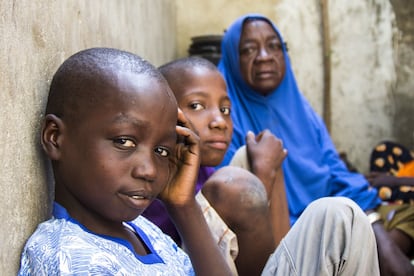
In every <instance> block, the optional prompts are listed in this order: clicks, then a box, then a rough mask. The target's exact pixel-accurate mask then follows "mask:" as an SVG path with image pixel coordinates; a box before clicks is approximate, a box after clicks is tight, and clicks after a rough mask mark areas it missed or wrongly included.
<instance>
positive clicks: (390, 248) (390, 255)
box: [372, 222, 414, 275]
mask: <svg viewBox="0 0 414 276" xmlns="http://www.w3.org/2000/svg"><path fill="white" fill-rule="evenodd" d="M372 228H373V230H374V233H375V238H376V240H377V248H378V259H379V265H380V271H381V275H414V266H413V265H412V264H411V260H410V259H409V258H408V257H407V256H406V255H405V254H404V252H403V251H402V250H401V249H400V248H399V247H398V245H397V244H396V243H395V241H394V239H393V238H392V233H389V232H387V231H386V230H385V229H384V226H383V224H382V223H381V222H375V223H374V224H373V225H372ZM396 231H397V232H400V231H399V230H396ZM398 234H401V232H400V233H398ZM407 238H408V236H407ZM405 242H406V243H410V240H409V238H408V240H407V241H405Z"/></svg>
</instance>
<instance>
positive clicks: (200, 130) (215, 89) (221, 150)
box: [171, 67, 233, 166]
mask: <svg viewBox="0 0 414 276" xmlns="http://www.w3.org/2000/svg"><path fill="white" fill-rule="evenodd" d="M171 87H172V89H173V91H174V93H175V95H176V98H177V102H178V105H179V107H180V108H181V109H182V111H183V112H184V113H185V115H186V116H187V118H188V119H189V120H190V122H191V124H192V125H193V127H194V128H195V131H196V132H197V134H198V135H199V137H200V146H201V165H203V166H217V165H219V164H220V163H221V161H222V160H223V158H224V154H225V153H226V151H227V148H228V146H229V144H230V141H231V136H232V134H233V124H232V121H231V118H230V112H231V104H230V99H229V97H228V95H227V91H226V84H225V82H224V79H223V78H222V77H221V75H220V73H219V72H218V71H211V70H208V69H205V68H200V67H196V68H194V69H192V72H191V76H187V77H186V78H185V81H182V82H180V83H179V84H177V85H175V86H171Z"/></svg>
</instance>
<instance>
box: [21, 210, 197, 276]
mask: <svg viewBox="0 0 414 276" xmlns="http://www.w3.org/2000/svg"><path fill="white" fill-rule="evenodd" d="M127 224H128V225H129V226H131V227H132V228H133V229H134V230H135V232H136V233H137V234H138V235H139V236H140V237H141V239H142V240H143V241H144V243H145V245H146V246H147V247H148V248H149V250H150V251H151V253H150V254H148V255H145V256H140V255H137V254H136V253H135V252H134V249H133V247H132V245H131V244H130V243H129V242H127V241H126V240H124V239H120V238H114V237H109V236H104V235H98V234H95V233H92V232H90V231H89V230H87V229H86V228H85V227H84V226H83V225H81V224H80V223H79V222H77V221H76V220H75V219H73V218H71V217H70V216H69V214H68V212H67V211H66V209H65V208H63V207H62V206H61V205H59V204H58V203H54V210H53V218H51V219H50V220H48V221H45V222H43V223H41V224H39V226H38V228H37V229H36V231H35V232H34V233H33V235H32V236H31V237H30V238H29V240H28V241H27V243H26V245H25V247H24V250H23V253H22V258H21V267H20V271H19V273H18V275H151V276H153V275H154V276H155V275H194V274H195V273H194V270H193V267H192V264H191V262H190V258H189V257H188V255H187V254H186V253H185V252H184V251H183V250H182V249H181V248H179V247H178V246H177V245H176V244H175V243H174V241H173V240H172V239H171V238H170V237H169V236H167V235H165V234H164V233H163V232H162V231H161V230H160V229H159V228H158V227H157V226H155V225H154V224H153V223H151V222H150V221H148V220H147V219H145V218H144V217H142V216H139V217H138V218H136V219H135V220H134V221H132V222H128V223H127Z"/></svg>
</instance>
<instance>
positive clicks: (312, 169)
mask: <svg viewBox="0 0 414 276" xmlns="http://www.w3.org/2000/svg"><path fill="white" fill-rule="evenodd" d="M252 18H253V19H260V20H264V21H266V22H268V23H269V24H270V25H271V26H272V27H273V29H274V30H275V32H276V33H277V35H278V36H279V39H280V42H281V43H282V45H283V46H282V47H283V55H284V59H285V64H286V72H285V75H284V78H283V80H282V81H281V83H280V85H279V86H278V87H277V88H276V89H275V90H274V91H272V92H271V93H269V94H268V95H266V96H263V95H261V94H260V93H258V92H255V91H254V90H252V89H251V88H250V87H249V86H248V85H247V83H246V82H245V81H244V80H243V78H242V75H241V72H240V63H239V42H240V36H241V33H242V28H243V23H244V22H245V20H246V19H252ZM221 50H222V58H221V60H220V62H219V65H218V67H219V70H220V71H221V73H222V74H223V76H224V78H225V80H226V83H227V87H228V93H229V96H230V99H231V101H232V113H231V115H232V119H233V124H234V133H233V139H232V144H231V146H230V147H229V150H228V152H227V154H226V156H225V159H224V161H223V164H222V165H225V164H228V163H229V162H230V160H231V158H232V156H233V154H234V153H235V151H236V150H237V149H238V148H239V147H240V146H242V145H244V144H245V136H246V133H247V131H249V130H251V131H253V132H254V133H255V134H258V133H259V132H260V131H262V130H264V129H269V130H270V131H271V132H272V133H273V134H275V135H276V136H277V137H279V138H280V139H282V141H283V145H284V147H285V148H286V149H287V150H288V156H287V158H286V159H285V161H284V163H283V171H284V176H285V184H286V192H287V198H288V204H289V212H290V218H291V223H292V224H293V223H294V222H295V221H296V219H297V218H298V217H299V215H300V214H301V213H302V211H303V210H304V209H305V207H306V206H307V205H308V204H309V203H310V202H311V201H313V200H315V199H318V198H321V197H326V196H345V197H349V198H351V199H353V200H354V201H355V202H357V203H358V204H359V206H360V207H361V208H362V209H364V210H367V209H373V208H375V207H377V206H378V205H379V204H380V203H381V201H380V199H379V198H378V196H377V190H376V189H371V188H370V187H369V184H368V182H367V180H366V179H365V178H364V176H362V175H361V174H357V173H351V172H349V171H348V170H347V168H346V166H345V164H344V163H343V162H342V160H341V159H340V158H339V155H338V153H337V151H336V149H335V146H334V144H333V142H332V140H331V138H330V136H329V133H328V131H327V129H326V127H325V124H324V123H323V121H322V119H321V118H320V116H318V114H317V113H316V112H315V111H314V110H313V109H312V107H311V106H310V104H309V102H308V101H307V100H306V99H305V98H304V96H303V95H302V93H301V92H300V90H299V88H298V86H297V84H296V80H295V77H294V74H293V71H292V68H291V65H290V61H289V57H288V55H287V51H286V47H285V44H284V42H283V38H282V36H281V35H280V33H279V31H278V29H277V28H276V26H275V25H274V24H273V23H272V22H271V21H270V20H269V19H267V18H265V17H264V16H262V15H259V14H250V15H246V16H242V17H240V18H238V19H237V20H236V21H235V22H234V23H233V24H232V25H231V26H230V27H229V28H228V29H227V31H226V33H225V35H224V37H223V41H222V49H221Z"/></svg>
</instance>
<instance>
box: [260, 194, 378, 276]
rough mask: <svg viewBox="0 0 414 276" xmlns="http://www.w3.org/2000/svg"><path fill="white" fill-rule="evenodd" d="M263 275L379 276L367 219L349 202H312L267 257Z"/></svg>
mask: <svg viewBox="0 0 414 276" xmlns="http://www.w3.org/2000/svg"><path fill="white" fill-rule="evenodd" d="M262 275H264V276H268V275H283V276H287V275H301V276H302V275H307V276H308V275H310V276H316V275H362V276H371V275H379V266H378V254H377V245H376V241H375V236H374V232H373V230H372V227H371V225H370V223H369V221H368V219H367V216H366V215H365V213H364V212H363V211H362V210H361V208H360V207H359V206H357V205H356V203H354V202H353V201H352V200H350V199H348V198H344V197H329V198H322V199H318V200H316V201H314V202H313V203H311V204H310V205H309V206H308V207H307V208H306V209H305V211H304V212H303V213H302V215H301V216H300V217H299V219H298V221H297V222H296V223H295V224H294V226H293V227H292V228H291V230H290V231H289V232H288V234H287V235H286V236H285V237H284V239H283V240H282V241H281V243H280V244H279V246H278V247H277V249H276V250H275V252H274V253H273V254H272V255H271V256H270V257H269V259H268V261H267V263H266V266H265V268H264V270H263V273H262Z"/></svg>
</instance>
